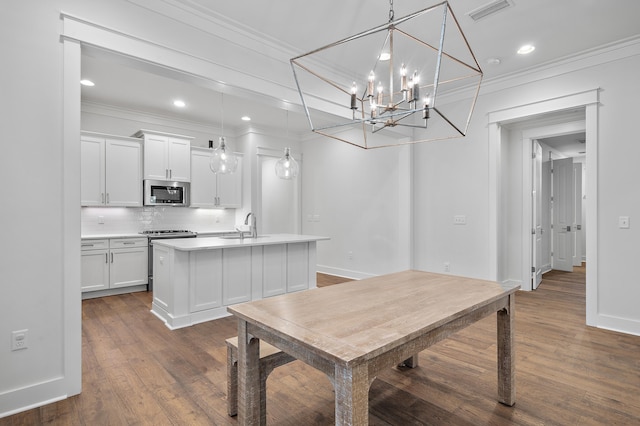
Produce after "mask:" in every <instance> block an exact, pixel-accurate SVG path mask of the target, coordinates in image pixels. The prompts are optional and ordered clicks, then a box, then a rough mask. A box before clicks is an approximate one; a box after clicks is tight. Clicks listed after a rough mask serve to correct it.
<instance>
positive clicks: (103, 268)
mask: <svg viewBox="0 0 640 426" xmlns="http://www.w3.org/2000/svg"><path fill="white" fill-rule="evenodd" d="M80 256H81V260H80V265H81V268H80V269H81V275H80V282H81V286H82V291H83V292H85V291H97V290H104V289H107V288H109V240H89V241H83V242H82V247H81V254H80Z"/></svg>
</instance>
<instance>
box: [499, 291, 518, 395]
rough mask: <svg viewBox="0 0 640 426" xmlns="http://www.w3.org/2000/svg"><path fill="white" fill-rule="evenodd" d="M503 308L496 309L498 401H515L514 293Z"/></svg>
mask: <svg viewBox="0 0 640 426" xmlns="http://www.w3.org/2000/svg"><path fill="white" fill-rule="evenodd" d="M508 297H509V303H508V305H507V307H506V308H505V309H502V310H500V311H498V401H500V402H501V403H503V404H505V405H508V406H512V405H513V404H515V403H516V377H515V376H516V374H515V373H516V371H515V361H516V356H515V349H514V342H513V338H514V334H515V333H514V325H515V318H514V316H515V306H516V305H515V295H514V294H510V295H509V296H508Z"/></svg>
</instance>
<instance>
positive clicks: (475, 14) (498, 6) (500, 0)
mask: <svg viewBox="0 0 640 426" xmlns="http://www.w3.org/2000/svg"><path fill="white" fill-rule="evenodd" d="M511 5H512V2H511V1H509V0H495V1H492V2H491V3H487V4H485V5H484V6H480V7H479V8H477V9H474V10H472V11H471V12H469V13H467V15H469V17H470V18H471V19H473V20H474V21H479V20H480V19H482V18H486V17H487V16H489V15H493V14H494V13H496V12H498V11H499V10H502V9H505V8H507V7H509V6H511Z"/></svg>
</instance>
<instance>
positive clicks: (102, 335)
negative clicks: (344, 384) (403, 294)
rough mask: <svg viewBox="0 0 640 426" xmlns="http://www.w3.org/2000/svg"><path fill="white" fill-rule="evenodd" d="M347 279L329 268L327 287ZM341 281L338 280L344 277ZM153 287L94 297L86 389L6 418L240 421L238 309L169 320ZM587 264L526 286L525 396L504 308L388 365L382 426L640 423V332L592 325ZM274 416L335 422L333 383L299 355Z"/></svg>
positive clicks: (374, 418)
mask: <svg viewBox="0 0 640 426" xmlns="http://www.w3.org/2000/svg"><path fill="white" fill-rule="evenodd" d="M343 281H345V280H343V279H341V278H339V277H330V276H325V275H322V274H319V275H318V285H319V286H323V285H333V284H337V283H340V282H343ZM337 285H339V284H337ZM150 304H151V295H150V294H149V293H134V294H128V295H121V296H112V297H105V298H101V299H90V300H85V301H84V302H83V307H82V310H83V314H82V337H83V346H82V349H83V355H82V357H83V392H82V394H81V395H78V396H75V397H72V398H68V399H66V400H64V401H60V402H58V403H55V404H50V405H47V406H45V407H41V408H37V409H33V410H30V411H27V412H24V413H20V414H17V415H14V416H10V417H6V418H3V419H0V425H3V426H4V425H36V424H51V425H235V424H237V419H236V418H230V417H228V416H227V414H226V395H225V393H226V376H225V374H226V369H225V362H226V349H225V343H224V341H225V339H226V338H227V337H231V336H234V335H236V322H235V321H234V320H233V319H232V318H224V319H221V320H216V321H210V322H207V323H203V324H199V325H196V326H193V327H188V328H184V329H180V330H175V331H170V330H168V329H167V328H166V327H165V326H164V325H163V324H162V323H161V321H160V320H158V319H157V318H155V317H154V316H153V315H152V314H151V313H149V308H150ZM584 318H585V273H584V267H583V268H576V270H575V272H574V273H564V272H556V271H552V272H550V273H548V274H545V276H544V280H543V282H542V284H541V286H540V287H539V289H538V290H537V291H535V292H528V293H526V292H519V293H518V294H517V296H516V357H517V361H516V371H517V373H516V387H517V402H516V405H515V406H514V407H506V406H503V405H501V404H499V403H498V402H497V401H496V395H497V383H496V381H497V379H496V320H495V316H490V317H489V318H487V319H485V320H482V321H480V322H478V323H475V324H473V325H471V326H470V327H468V328H466V329H464V330H463V331H461V332H459V333H457V334H455V335H454V336H452V337H451V338H449V339H447V340H444V341H443V342H440V343H438V344H437V345H434V346H432V347H431V348H429V349H428V350H426V351H424V352H421V353H420V367H418V368H417V369H414V370H403V369H390V370H388V371H385V372H384V373H383V374H382V375H380V377H378V379H377V380H375V381H374V382H373V384H372V386H371V390H370V393H369V399H370V424H372V425H613V424H617V425H634V424H635V425H637V424H640V397H639V395H640V356H639V354H640V337H637V336H629V335H624V334H620V333H615V332H610V331H605V330H598V329H594V328H590V327H587V326H585V325H584V322H585V320H584ZM267 388H268V390H267V421H268V423H269V424H272V425H296V426H298V425H330V424H333V409H334V407H333V397H334V395H333V388H332V386H331V384H330V382H329V380H328V379H327V378H326V377H325V376H323V375H322V374H321V373H319V372H317V371H316V370H314V369H313V368H311V367H308V366H306V365H305V364H303V363H302V362H300V361H295V362H293V363H291V364H288V365H287V366H285V367H281V368H278V369H276V370H275V371H274V372H273V373H272V374H271V376H270V377H269V380H268V384H267Z"/></svg>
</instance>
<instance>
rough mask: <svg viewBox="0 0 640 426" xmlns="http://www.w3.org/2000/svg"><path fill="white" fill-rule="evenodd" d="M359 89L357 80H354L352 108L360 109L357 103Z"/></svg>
mask: <svg viewBox="0 0 640 426" xmlns="http://www.w3.org/2000/svg"><path fill="white" fill-rule="evenodd" d="M357 91H358V86H356V82H355V81H354V82H353V85H352V86H351V109H352V110H356V109H358V105H357V104H356V92H357Z"/></svg>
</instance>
